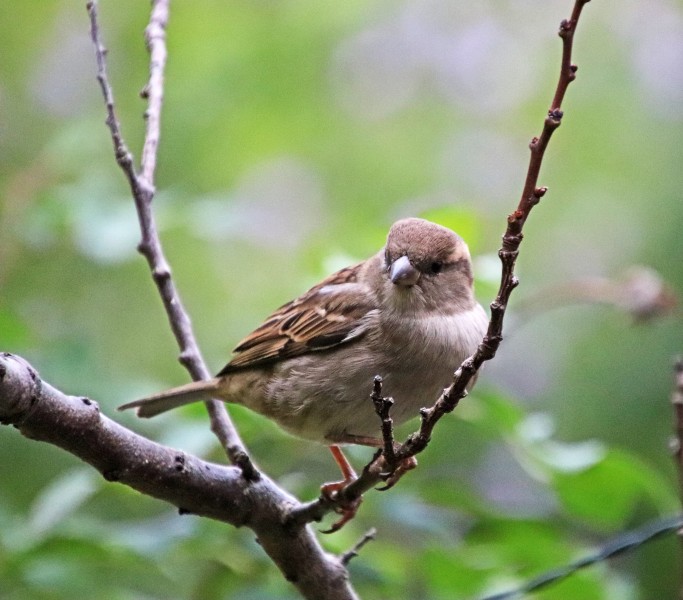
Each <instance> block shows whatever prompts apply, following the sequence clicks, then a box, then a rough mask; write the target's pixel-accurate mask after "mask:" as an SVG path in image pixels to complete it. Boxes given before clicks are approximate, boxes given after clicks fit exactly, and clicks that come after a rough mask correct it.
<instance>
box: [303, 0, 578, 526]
mask: <svg viewBox="0 0 683 600" xmlns="http://www.w3.org/2000/svg"><path fill="white" fill-rule="evenodd" d="M588 2H590V0H575V3H574V8H573V11H572V16H571V18H570V19H568V20H566V19H565V20H563V21H562V22H561V23H560V29H559V36H560V37H561V38H562V48H563V49H562V61H561V68H560V76H559V79H558V82H557V86H556V89H555V94H554V97H553V100H552V104H551V106H550V109H549V110H548V115H547V117H546V119H545V120H544V123H543V130H542V131H541V135H540V136H539V137H534V138H533V139H532V140H531V143H530V144H529V149H530V151H531V154H530V158H529V166H528V168H527V175H526V180H525V183H524V188H523V190H522V195H521V198H520V200H519V204H518V206H517V209H516V210H515V211H514V212H513V213H512V214H510V215H509V216H508V219H507V228H506V231H505V234H504V235H503V244H502V246H501V248H500V250H499V251H498V256H499V257H500V260H501V263H502V272H501V282H500V287H499V289H498V293H497V295H496V298H495V300H494V301H493V302H492V303H491V318H490V320H489V325H488V329H487V332H486V335H485V336H484V339H483V340H482V342H481V344H479V347H478V348H477V350H476V352H475V353H474V354H473V355H472V356H470V357H469V358H467V359H465V360H464V361H463V363H462V364H461V365H460V367H459V368H458V370H457V371H456V372H455V375H454V377H453V382H452V384H451V385H450V386H449V387H447V388H446V389H445V390H444V391H443V393H442V394H441V396H440V397H439V398H438V399H437V400H436V402H435V403H434V404H433V405H432V406H431V407H429V408H423V409H422V410H421V411H420V415H421V423H420V428H419V429H418V431H416V432H414V433H412V434H411V435H410V436H408V438H407V439H406V441H405V442H403V444H400V445H399V446H398V448H397V449H395V448H393V447H392V451H393V454H394V457H393V461H392V462H393V464H394V465H398V464H400V463H401V462H402V461H404V460H405V459H409V458H410V457H414V456H415V455H416V454H419V453H420V452H422V451H423V450H424V449H425V448H426V447H427V445H428V444H429V441H430V439H431V435H432V431H433V430H434V427H435V426H436V424H437V423H438V422H439V420H440V419H441V417H443V416H444V415H445V414H446V413H449V412H451V411H453V410H454V409H455V407H456V406H457V405H458V403H459V402H460V400H461V399H462V398H464V397H465V396H466V395H467V389H468V387H469V386H470V384H471V383H472V382H473V381H474V380H475V378H476V376H477V373H478V372H479V369H480V368H481V366H482V364H484V362H486V361H488V360H491V359H492V358H493V357H494V356H495V355H496V352H497V350H498V347H499V346H500V343H501V341H502V340H503V319H504V316H505V311H506V309H507V304H508V300H509V298H510V294H511V293H512V290H514V289H515V287H517V285H518V283H519V281H518V279H517V277H516V276H515V272H514V269H515V263H516V261H517V256H518V254H519V246H520V244H521V243H522V239H523V237H524V236H523V234H522V229H523V227H524V223H525V222H526V219H527V218H528V216H529V214H530V213H531V210H532V208H533V207H534V206H536V204H538V203H539V201H540V199H541V198H542V197H543V196H544V195H545V193H546V191H547V188H546V187H538V176H539V173H540V170H541V165H542V163H543V157H544V156H545V151H546V148H547V146H548V142H549V141H550V138H551V137H552V134H553V132H554V131H555V130H556V129H557V128H558V127H559V126H560V123H561V120H562V116H563V113H562V110H561V103H562V100H563V99H564V95H565V93H566V91H567V87H568V86H569V84H570V83H571V82H572V81H573V80H574V79H575V78H576V71H577V67H576V65H573V64H572V62H571V56H572V47H573V40H574V33H575V31H576V26H577V24H578V21H579V17H580V16H581V11H582V9H583V7H584V5H585V4H587V3H588ZM388 462H389V461H388V460H387V459H386V458H385V456H384V453H383V452H382V453H380V454H378V455H375V456H374V457H373V458H372V460H371V461H370V462H369V463H368V464H367V465H366V467H365V468H364V469H363V472H362V473H361V475H360V476H359V477H358V479H356V480H355V481H353V482H351V483H349V485H347V486H345V487H344V488H342V489H341V490H339V491H338V492H337V496H336V497H337V499H338V500H339V502H350V501H353V500H355V499H357V498H359V497H360V496H361V495H362V494H363V493H364V492H366V491H367V490H369V489H370V488H371V487H373V486H375V485H376V484H377V483H378V482H379V481H380V480H382V479H383V478H384V477H386V473H384V471H383V467H385V466H386V465H387V463H388ZM317 502H318V504H319V505H318V506H317V507H314V506H312V505H306V508H305V510H302V509H301V508H299V509H297V511H295V512H296V514H293V515H292V518H293V519H294V521H296V522H299V521H300V519H301V518H302V517H304V516H315V517H316V518H319V516H320V515H321V514H324V512H325V510H329V503H326V502H325V501H324V500H323V499H322V498H321V499H319V500H318V501H317Z"/></svg>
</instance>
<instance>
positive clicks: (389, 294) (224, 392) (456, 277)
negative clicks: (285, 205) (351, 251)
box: [120, 218, 487, 491]
mask: <svg viewBox="0 0 683 600" xmlns="http://www.w3.org/2000/svg"><path fill="white" fill-rule="evenodd" d="M486 327H487V317H486V314H485V312H484V310H483V308H482V307H481V305H480V304H479V303H478V302H477V301H476V300H475V298H474V291H473V277H472V263H471V260H470V253H469V250H468V248H467V244H466V243H465V242H464V241H463V240H462V238H460V237H459V236H458V235H457V234H455V233H454V232H453V231H451V230H450V229H447V228H445V227H442V226H440V225H437V224H435V223H432V222H430V221H426V220H424V219H416V218H409V219H403V220H400V221H397V222H396V223H394V224H393V225H392V227H391V229H390V230H389V235H388V237H387V243H386V246H385V247H384V248H382V249H381V250H380V251H379V252H378V253H377V254H375V255H374V256H372V257H370V258H368V259H367V260H365V261H363V262H361V263H358V264H356V265H354V266H351V267H347V268H344V269H341V270H340V271H338V272H336V273H334V274H332V275H330V276H329V277H327V278H326V279H324V280H323V281H322V282H320V283H319V284H318V285H316V286H314V287H313V288H311V289H310V290H309V291H307V292H306V293H305V294H303V295H302V296H299V297H298V298H296V299H295V300H292V301H291V302H288V303H287V304H285V305H284V306H282V307H280V308H279V309H278V310H276V311H275V312H274V313H273V314H272V315H271V316H270V317H268V318H267V319H266V320H265V321H264V322H263V324H262V325H260V326H259V327H258V328H257V329H256V330H254V331H253V332H252V333H251V334H250V335H248V336H247V337H246V338H245V339H244V340H242V342H240V343H239V344H238V346H237V347H236V348H235V350H234V357H233V358H232V360H231V361H230V362H229V363H228V364H227V365H226V366H225V367H224V368H223V369H222V370H221V371H220V372H219V373H218V375H216V377H214V378H213V379H210V380H208V381H197V382H193V383H188V384H186V385H183V386H180V387H176V388H173V389H170V390H167V391H164V392H161V393H158V394H154V395H152V396H149V397H147V398H142V399H141V400H136V401H135V402H130V403H129V404H125V405H123V406H122V407H120V408H121V409H127V408H137V414H138V415H139V416H140V417H153V416H155V415H157V414H159V413H162V412H165V411H167V410H169V409H172V408H176V407H178V406H182V405H184V404H187V403H190V402H195V401H197V400H202V399H208V398H219V399H221V400H223V401H225V402H233V403H236V404H241V405H243V406H246V407H248V408H250V409H252V410H254V411H256V412H258V413H260V414H262V415H265V416H266V417H268V418H270V419H272V420H273V421H275V422H276V423H277V424H278V425H280V426H281V427H282V428H283V429H285V430H286V431H288V432H290V433H292V434H294V435H296V436H299V437H302V438H305V439H309V440H314V441H316V442H321V443H323V444H326V445H328V446H330V447H331V449H332V452H333V455H334V457H335V460H337V462H338V464H339V466H340V467H341V469H342V473H343V474H344V477H345V480H348V479H351V478H352V477H353V476H354V473H353V470H352V469H351V467H350V465H349V464H348V462H347V461H346V459H345V458H344V457H343V454H342V453H341V450H340V449H339V448H338V445H339V444H361V445H366V446H373V447H381V446H382V440H381V433H380V426H381V423H380V420H379V418H378V417H377V415H376V413H375V409H374V406H373V403H372V402H371V400H370V398H369V394H370V391H371V390H372V384H373V378H374V377H375V375H380V376H381V377H382V381H383V392H384V393H385V394H386V395H388V396H392V397H393V398H394V405H393V407H392V411H391V417H392V418H393V420H394V423H396V424H400V423H402V422H404V421H406V420H408V419H410V418H411V417H414V416H417V414H418V411H419V409H420V408H421V407H423V406H426V405H429V404H431V403H433V402H434V400H435V399H436V398H437V397H438V395H439V394H440V392H441V391H442V390H443V388H444V387H446V386H447V385H448V384H449V383H450V381H451V379H452V376H453V372H454V370H455V369H456V368H457V367H458V366H459V365H460V363H461V362H462V361H463V360H464V359H465V358H467V357H468V356H470V355H471V354H472V353H473V352H474V351H475V350H476V348H477V345H478V344H479V342H481V340H482V338H483V336H484V333H485V332H486ZM327 491H330V490H329V489H328V490H327Z"/></svg>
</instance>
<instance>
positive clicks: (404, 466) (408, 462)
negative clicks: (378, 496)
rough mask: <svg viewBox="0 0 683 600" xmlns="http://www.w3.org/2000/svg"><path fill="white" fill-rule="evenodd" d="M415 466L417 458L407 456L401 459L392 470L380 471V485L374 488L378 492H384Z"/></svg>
mask: <svg viewBox="0 0 683 600" xmlns="http://www.w3.org/2000/svg"><path fill="white" fill-rule="evenodd" d="M415 467H417V459H416V458H415V457H414V456H409V457H408V458H404V459H403V460H401V461H400V462H399V463H398V465H396V468H395V469H394V470H393V471H389V472H387V473H382V474H381V475H380V476H381V477H382V479H384V485H383V486H382V487H378V488H375V489H376V490H377V491H378V492H386V491H387V490H389V489H391V488H392V487H394V486H395V485H396V484H397V483H398V480H399V479H401V477H403V475H405V474H406V473H407V472H408V471H412V470H413V469H414V468H415Z"/></svg>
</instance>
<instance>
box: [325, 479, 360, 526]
mask: <svg viewBox="0 0 683 600" xmlns="http://www.w3.org/2000/svg"><path fill="white" fill-rule="evenodd" d="M352 481H354V479H351V480H344V481H334V482H332V483H326V484H324V485H323V486H321V488H320V493H321V495H322V496H323V497H324V498H326V499H327V500H330V501H332V502H334V503H335V506H334V512H336V513H337V514H338V515H341V519H339V520H338V521H336V522H334V523H332V526H331V527H330V528H329V529H325V530H321V532H320V533H334V532H335V531H339V530H340V529H341V528H342V527H344V525H346V524H347V523H348V522H349V521H350V520H351V519H353V518H354V517H355V516H356V513H357V512H358V508H359V507H360V504H361V502H362V501H363V497H362V496H361V497H358V498H356V499H355V500H343V499H341V498H339V492H340V491H341V490H342V489H344V488H345V487H346V486H347V485H348V484H349V483H351V482H352Z"/></svg>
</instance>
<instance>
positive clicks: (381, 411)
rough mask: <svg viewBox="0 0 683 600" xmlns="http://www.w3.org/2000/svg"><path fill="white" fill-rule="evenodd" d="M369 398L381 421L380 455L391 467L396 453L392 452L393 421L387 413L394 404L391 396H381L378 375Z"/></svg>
mask: <svg viewBox="0 0 683 600" xmlns="http://www.w3.org/2000/svg"><path fill="white" fill-rule="evenodd" d="M370 398H371V400H372V403H373V404H374V405H375V412H376V413H377V416H378V417H379V418H380V420H381V421H382V441H383V442H384V446H383V449H382V455H383V456H384V458H385V459H386V461H387V463H388V465H389V467H390V468H391V467H394V466H395V465H396V455H395V454H394V421H393V419H392V418H391V416H390V414H389V413H390V411H391V407H392V406H393V405H394V401H393V399H392V398H385V397H384V396H382V378H381V377H380V376H379V375H376V376H375V380H374V382H373V387H372V394H370Z"/></svg>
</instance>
